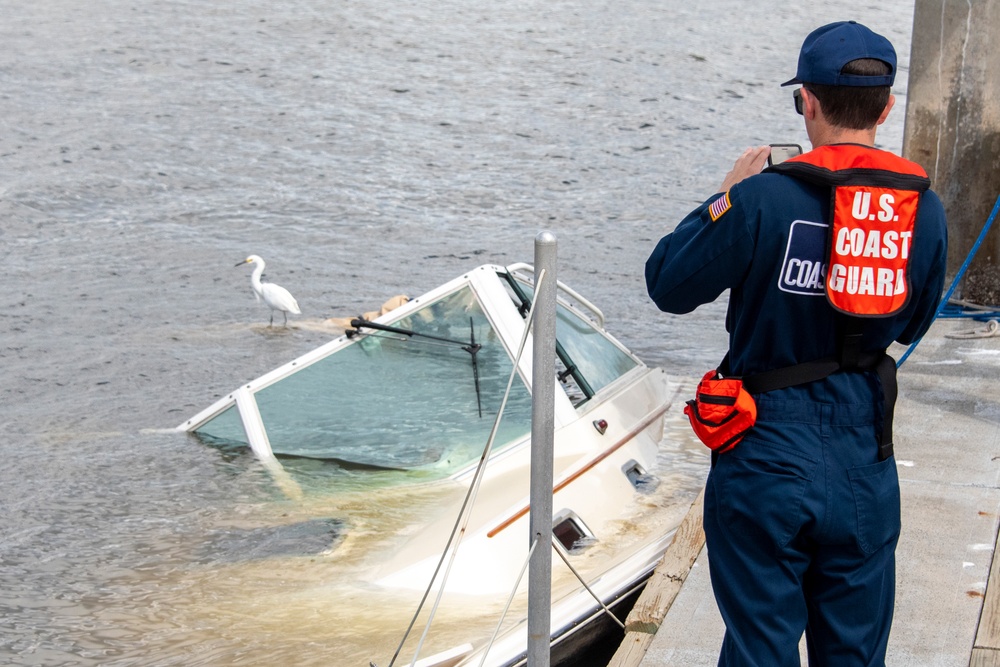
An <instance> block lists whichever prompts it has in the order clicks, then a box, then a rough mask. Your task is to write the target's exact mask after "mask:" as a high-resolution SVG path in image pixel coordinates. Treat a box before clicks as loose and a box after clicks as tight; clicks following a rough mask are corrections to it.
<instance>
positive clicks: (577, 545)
mask: <svg viewBox="0 0 1000 667" xmlns="http://www.w3.org/2000/svg"><path fill="white" fill-rule="evenodd" d="M552 534H553V535H555V538H556V540H558V541H559V544H561V545H562V546H563V548H564V549H565V550H566V551H567V552H568V553H571V554H572V553H579V552H581V551H583V550H584V549H586V548H587V547H589V546H590V545H592V544H594V543H595V542H597V538H596V537H594V534H593V533H592V532H590V529H589V528H587V524H585V523H584V522H583V520H582V519H581V518H580V517H578V516H577V515H576V513H575V512H572V511H569V510H564V511H563V512H560V513H559V514H558V515H557V516H556V520H555V522H554V524H553V526H552Z"/></svg>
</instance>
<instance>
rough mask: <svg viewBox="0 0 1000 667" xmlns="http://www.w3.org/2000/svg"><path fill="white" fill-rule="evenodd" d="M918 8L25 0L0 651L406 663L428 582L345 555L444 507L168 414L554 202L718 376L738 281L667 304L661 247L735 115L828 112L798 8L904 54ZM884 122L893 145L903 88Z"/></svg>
mask: <svg viewBox="0 0 1000 667" xmlns="http://www.w3.org/2000/svg"><path fill="white" fill-rule="evenodd" d="M911 14H912V3H907V2H902V1H901V0H892V1H891V2H885V3H878V5H877V6H871V7H863V8H862V7H858V6H857V4H856V3H849V2H847V1H846V0H839V1H833V2H827V3H824V4H823V6H822V7H817V6H814V5H812V4H809V5H806V4H802V5H801V6H800V5H795V4H790V3H776V2H775V3H771V2H761V3H744V2H736V0H706V1H705V2H702V3H698V4H697V6H695V5H694V4H692V3H678V2H662V1H659V0H658V1H656V2H653V1H652V0H625V2H623V3H613V4H605V5H600V6H597V5H593V6H591V5H581V4H580V3H576V2H574V3H569V2H564V1H560V0H556V1H555V2H546V3H537V2H531V1H530V0H524V1H522V2H515V3H488V2H480V1H478V0H473V1H472V2H469V1H467V0H463V1H462V2H455V1H453V0H444V1H443V2H435V3H428V2H418V1H416V0H403V1H402V2H380V1H379V0H374V1H373V2H364V3H360V2H350V1H347V2H341V3H335V4H334V5H331V4H330V3H316V2H312V1H311V0H277V1H269V2H261V1H260V0H234V1H233V2H229V3H224V4H218V3H208V4H204V3H191V2H182V1H180V0H166V1H164V2H157V3H138V4H137V3H126V2H122V0H94V1H93V2H88V3H77V2H69V1H68V0H37V1H36V2H30V3H6V6H5V8H4V18H3V21H0V40H2V43H3V44H4V46H5V48H4V49H3V50H2V51H0V73H2V74H0V75H2V79H3V87H2V88H3V92H2V94H0V110H2V113H0V128H2V131H0V175H2V178H0V217H2V224H0V249H2V252H0V265H2V267H3V275H4V286H5V289H4V290H3V292H2V294H3V296H2V299H3V301H2V304H0V305H2V307H0V323H2V330H3V332H4V333H3V336H2V337H0V359H2V362H3V368H4V372H3V373H2V374H0V398H2V402H3V405H4V410H3V411H2V413H0V424H2V425H3V427H4V434H5V436H6V437H5V438H4V442H3V445H2V450H0V451H2V452H3V456H2V457H0V480H2V482H3V483H2V484H0V507H2V508H3V513H2V519H0V618H2V625H3V633H2V639H0V662H5V663H11V664H31V665H81V666H86V665H115V666H125V665H231V664H255V665H263V664H296V665H309V664H323V665H330V664H357V663H359V662H360V663H361V664H365V663H364V660H366V659H375V660H376V662H379V664H383V665H384V664H386V663H387V660H386V659H385V657H383V656H386V655H388V654H391V651H390V653H387V651H388V650H389V649H388V647H394V645H395V643H396V642H397V641H398V640H399V637H400V635H401V628H403V627H405V624H406V623H407V622H408V621H409V618H408V614H409V613H410V612H411V610H412V606H411V605H409V604H394V605H391V604H384V605H383V604H380V601H379V600H378V598H377V595H376V594H375V593H374V592H373V591H371V590H367V589H365V588H364V587H360V588H354V587H352V586H351V585H349V584H350V582H351V581H352V577H355V575H357V574H358V573H360V572H364V571H365V569H366V568H370V567H371V561H370V556H371V553H372V552H373V550H375V549H381V548H389V547H386V546H385V545H381V544H380V542H379V539H380V536H381V534H380V527H381V525H382V524H383V522H385V521H397V520H399V521H401V520H404V519H405V516H406V513H407V512H417V511H422V510H423V511H426V509H427V508H426V507H424V506H422V505H421V504H420V503H415V502H411V501H410V500H409V499H407V500H406V501H404V500H403V499H402V498H400V499H399V502H398V503H396V504H395V505H392V504H391V503H390V505H391V506H393V507H395V509H394V510H392V511H391V512H390V516H389V517H386V516H379V515H373V514H371V513H370V511H369V510H368V509H367V507H368V506H369V505H370V503H366V499H365V498H364V497H354V496H351V495H350V494H348V495H342V494H341V495H338V488H336V484H334V483H332V482H331V475H330V474H329V473H328V471H327V470H326V469H324V468H323V466H322V464H319V463H316V462H308V461H301V460H297V461H288V462H286V469H287V470H288V471H289V475H290V476H291V478H292V479H293V480H294V481H295V482H296V483H297V484H298V485H299V486H300V487H301V489H302V497H301V500H295V499H293V498H289V497H288V496H286V495H285V494H284V493H283V492H282V490H281V488H279V486H278V485H277V484H276V482H275V480H274V479H273V478H272V477H271V476H270V475H269V473H268V472H267V471H266V470H264V469H263V468H262V467H261V466H259V465H258V464H257V463H256V461H255V460H254V459H253V457H252V456H248V455H245V454H234V453H232V452H226V451H224V450H221V449H218V448H214V447H209V446H205V445H204V444H202V443H199V442H198V441H197V440H196V439H195V438H191V437H185V436H180V435H178V434H175V433H165V432H162V429H168V428H170V427H173V426H175V425H176V424H179V423H180V422H181V421H182V420H184V419H186V418H188V417H189V416H191V415H192V414H194V413H195V412H196V411H198V410H200V409H202V408H203V407H205V406H206V405H208V404H209V403H211V402H212V401H214V400H216V399H218V398H219V397H221V396H222V395H224V394H225V393H226V392H229V391H231V390H232V389H233V388H234V387H236V386H239V384H240V383H242V382H245V381H249V380H250V379H252V378H255V377H257V376H259V375H260V374H262V373H263V372H265V371H267V370H270V369H271V368H274V367H276V366H277V365H279V364H281V363H284V362H286V361H289V360H291V359H293V358H295V357H297V356H298V355H300V354H302V353H304V352H305V351H307V350H309V349H312V348H313V347H315V346H317V345H319V344H321V343H323V342H325V341H327V340H329V339H330V337H331V334H328V333H324V332H323V331H322V329H321V328H320V327H318V326H309V325H310V324H317V323H320V322H322V321H323V320H324V319H325V318H327V317H330V316H351V315H356V314H359V313H363V312H365V311H368V310H371V309H372V308H374V307H377V305H378V304H380V303H382V302H383V301H384V300H385V298H386V297H387V296H390V295H393V294H399V293H409V294H411V295H416V294H418V293H421V292H423V291H425V290H427V289H429V288H431V287H433V286H435V285H437V284H439V283H440V282H441V281H442V280H445V279H448V278H451V277H453V276H455V275H458V274H459V273H460V272H461V271H465V270H468V269H470V268H472V267H473V266H476V265H478V264H481V263H486V262H493V263H498V264H507V263H510V262H514V261H524V260H528V261H530V260H531V256H532V247H531V241H532V239H533V238H534V236H535V234H536V233H537V232H538V231H539V230H540V229H543V228H544V229H549V230H551V231H553V232H554V233H555V234H556V236H557V237H558V239H559V261H560V264H559V277H560V279H561V280H564V281H565V282H567V283H568V284H570V285H571V286H573V287H574V288H575V289H577V290H579V291H580V292H581V293H582V294H584V295H585V296H587V297H588V298H589V299H591V300H592V301H594V302H595V303H596V304H597V305H598V306H600V307H601V308H602V309H604V312H605V314H606V315H607V320H608V323H609V325H608V326H609V328H610V330H611V331H612V332H613V333H614V334H615V335H616V336H617V337H618V338H620V339H621V340H622V341H623V342H624V343H625V344H626V345H628V346H629V347H630V348H631V349H632V350H633V351H635V352H636V353H637V354H638V355H639V356H640V357H641V358H643V359H644V360H645V361H647V362H648V363H650V364H651V365H657V366H664V367H666V368H667V369H668V370H669V371H670V372H671V373H675V374H678V375H680V376H683V377H700V375H701V374H702V372H703V370H704V369H705V368H707V367H708V366H709V365H710V364H713V363H715V362H717V360H718V359H719V358H721V356H722V352H723V351H724V348H725V334H724V332H723V331H722V330H721V329H722V321H723V317H724V310H725V306H724V304H716V305H713V306H710V307H707V308H703V309H699V310H698V311H696V312H695V313H693V314H691V315H689V316H685V317H684V318H677V317H671V316H665V315H662V314H660V313H658V312H656V310H655V308H654V307H652V306H651V304H649V302H648V299H647V297H646V295H645V291H644V288H643V284H642V263H643V261H644V259H645V257H646V256H647V255H648V253H649V250H650V248H651V246H652V244H653V243H654V242H655V239H657V238H658V237H659V236H660V235H661V234H662V233H663V232H665V231H667V229H669V228H670V227H671V226H672V225H673V224H674V223H675V221H677V220H678V219H680V217H681V216H682V215H683V214H684V213H685V212H686V211H687V210H689V209H690V208H691V207H692V206H693V205H695V204H696V203H697V202H698V201H700V200H701V199H702V198H703V197H704V196H705V195H706V194H708V193H711V192H712V191H713V190H714V188H715V187H716V186H717V184H718V183H719V182H720V180H721V177H722V175H723V174H724V173H725V171H726V170H727V169H728V166H729V164H730V162H731V160H732V158H733V157H734V156H735V155H737V154H738V153H739V152H741V151H742V149H743V148H744V147H745V146H746V145H750V144H754V143H766V142H779V141H780V142H795V143H800V144H803V145H806V144H807V143H808V142H807V140H806V138H805V136H804V133H803V131H802V129H801V121H800V119H799V117H797V116H795V115H794V113H793V112H792V111H791V104H790V103H789V100H788V99H787V90H786V89H779V88H778V86H777V85H776V84H777V82H780V81H783V80H785V79H787V78H788V76H790V74H789V73H788V72H789V71H790V68H791V66H792V63H793V62H794V57H795V53H796V52H797V49H798V46H799V43H800V42H801V39H802V36H804V35H805V34H806V33H807V32H808V31H809V30H810V29H811V28H813V27H815V25H816V24H818V23H820V22H824V21H827V20H841V19H843V18H845V16H850V17H851V18H857V19H858V20H861V21H863V22H865V23H868V24H869V25H872V26H877V27H878V28H880V29H882V30H883V31H884V32H886V33H887V34H888V35H889V36H890V37H891V38H892V40H893V41H894V43H895V44H896V47H897V51H898V52H899V54H900V57H901V59H902V62H901V65H902V69H903V71H905V67H906V62H905V56H906V54H907V53H908V52H909V38H910V25H911V23H910V17H911ZM720 16H738V17H739V20H734V21H729V22H727V21H720V20H718V17H720ZM903 86H905V82H900V84H899V86H898V87H899V90H896V91H894V92H896V94H897V97H905V92H906V91H905V89H904V88H903ZM903 101H904V100H902V99H900V103H899V104H897V105H896V109H897V110H901V109H904V108H905V104H903ZM880 136H881V139H882V141H883V142H884V144H883V145H886V146H888V147H890V148H896V149H898V148H899V146H900V144H901V136H902V116H901V115H896V116H895V118H891V119H890V122H889V123H888V124H887V126H886V127H885V129H884V131H882V133H881V134H880ZM250 253H258V254H261V255H263V256H265V257H267V258H268V259H271V258H273V259H274V261H275V265H276V266H281V267H282V271H281V281H280V282H281V283H282V285H283V286H285V287H286V288H288V289H289V290H290V291H291V292H292V293H293V294H295V295H296V297H297V299H298V301H299V304H300V305H301V307H302V310H303V316H302V317H301V318H296V320H295V321H294V322H290V326H289V328H288V329H283V328H281V327H274V328H268V327H267V326H266V320H267V310H266V308H265V307H264V306H261V305H259V304H257V303H256V302H255V300H254V298H253V296H252V295H251V293H250V291H249V289H248V286H247V285H246V276H245V275H244V274H243V273H241V272H239V271H237V270H235V269H233V264H234V263H235V262H237V261H239V260H240V259H242V258H244V257H246V256H247V255H248V254H250ZM265 279H267V277H266V276H265ZM672 418H677V415H673V416H672ZM681 425H682V426H683V424H681ZM681 431H683V429H681ZM685 434H686V431H685ZM670 435H674V433H673V431H672V430H671V429H668V438H666V441H667V443H668V444H667V445H666V446H665V447H664V450H663V456H664V457H665V460H664V464H665V465H664V470H663V471H661V473H662V477H661V480H662V481H661V484H660V485H659V487H657V489H656V491H655V492H654V493H653V494H651V495H649V496H646V495H644V496H642V498H643V499H645V501H647V502H650V503H664V504H666V505H667V506H668V507H670V508H674V507H676V508H677V510H676V511H677V512H679V513H683V510H684V509H686V506H687V503H688V502H689V501H690V499H691V497H692V496H693V495H694V491H695V490H696V489H697V487H698V486H699V485H700V483H701V479H702V477H703V475H704V467H705V456H704V455H703V453H702V452H701V451H700V450H699V449H697V448H695V447H693V446H692V445H691V444H690V443H689V441H688V440H683V439H681V440H677V441H674V440H673V439H671V438H670V437H669V436H670ZM676 435H680V432H678V433H677V434H676ZM338 474H343V475H352V474H360V473H358V472H357V471H349V470H343V469H341V470H340V473H338ZM365 474H371V473H370V472H366V473H365ZM376 474H378V473H376ZM427 502H430V501H427ZM300 529H301V530H303V531H304V532H303V533H302V534H297V533H296V532H295V531H297V530H300ZM627 534H628V527H622V535H623V536H624V535H627ZM328 538H329V541H330V544H329V546H328V547H326V548H323V547H322V545H321V544H320V543H321V542H322V541H324V540H326V539H328ZM291 542H300V543H301V547H302V549H301V550H300V551H286V547H289V549H290V547H291V544H290V543H291ZM389 546H391V545H389ZM609 546H613V541H611V544H610V545H609ZM355 578H356V577H355ZM375 608H377V609H379V611H380V613H379V614H377V615H376V617H375V618H373V619H372V620H371V621H361V620H360V619H359V617H358V614H357V613H355V612H356V610H358V609H375ZM482 611H483V612H484V613H488V612H491V611H493V610H482ZM444 613H445V614H457V615H460V616H464V615H466V614H469V613H470V612H469V610H462V609H456V610H454V611H448V612H444ZM452 639H454V638H453V637H449V638H446V640H447V641H451V640H452ZM463 639H464V638H463ZM373 654H377V655H373ZM341 658H342V660H341Z"/></svg>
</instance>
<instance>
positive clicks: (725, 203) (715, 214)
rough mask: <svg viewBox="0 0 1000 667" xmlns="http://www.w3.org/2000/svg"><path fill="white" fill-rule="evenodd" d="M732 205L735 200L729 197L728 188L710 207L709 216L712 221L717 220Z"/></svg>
mask: <svg viewBox="0 0 1000 667" xmlns="http://www.w3.org/2000/svg"><path fill="white" fill-rule="evenodd" d="M732 207H733V202H732V200H730V199H729V191H728V190H727V191H726V193H725V194H724V195H722V196H721V197H719V198H718V199H716V200H715V201H714V202H712V204H711V206H709V207H708V216H709V217H710V218H712V222H716V221H717V220H718V219H719V218H721V217H722V216H723V215H724V214H725V212H726V211H728V210H729V209H731V208H732Z"/></svg>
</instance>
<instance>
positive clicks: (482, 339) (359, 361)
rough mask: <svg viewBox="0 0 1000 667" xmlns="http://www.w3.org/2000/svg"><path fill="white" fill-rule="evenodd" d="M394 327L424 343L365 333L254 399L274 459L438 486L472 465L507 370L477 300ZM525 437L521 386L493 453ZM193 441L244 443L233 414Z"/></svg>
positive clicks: (431, 310)
mask: <svg viewBox="0 0 1000 667" xmlns="http://www.w3.org/2000/svg"><path fill="white" fill-rule="evenodd" d="M392 327H395V328H397V329H404V330H410V331H413V332H416V333H419V334H424V336H418V335H411V336H408V335H403V334H400V333H395V332H387V331H380V330H376V329H369V328H363V329H362V331H363V333H362V334H360V335H358V336H356V337H355V339H354V341H353V342H352V344H350V345H348V346H346V347H344V348H341V349H339V350H337V351H336V352H334V353H331V354H330V355H328V356H326V357H325V358H322V359H320V360H318V361H316V362H314V363H312V364H310V365H308V366H305V367H303V368H302V369H300V370H298V371H296V372H294V373H293V374H291V375H289V376H287V377H285V378H283V379H282V380H279V381H278V382H275V383H274V384H271V385H269V386H266V387H263V388H262V389H260V390H258V391H257V392H256V393H255V394H254V397H255V399H256V401H257V406H258V409H259V411H260V414H261V417H262V419H263V423H264V427H265V429H266V431H267V436H268V439H269V441H270V443H271V449H272V450H273V451H274V453H275V454H277V455H279V456H280V455H286V456H298V457H308V458H317V459H332V460H336V461H339V462H340V463H341V464H343V465H347V466H350V467H361V468H363V467H374V468H399V469H422V470H428V471H435V472H437V473H440V474H441V475H442V476H443V475H448V474H451V473H453V472H456V471H458V470H460V469H461V468H463V467H465V466H466V465H468V464H469V463H470V462H473V461H475V460H478V458H479V457H480V456H481V454H482V451H483V448H484V447H485V445H486V441H487V439H488V437H489V434H490V431H491V429H492V427H493V422H494V420H495V417H496V414H497V411H498V410H499V408H500V403H501V401H502V400H503V395H504V391H505V389H506V387H507V381H508V379H509V377H510V373H511V368H512V360H511V358H510V357H509V356H508V354H507V351H506V348H504V346H503V345H502V343H501V342H500V340H499V338H498V336H497V335H496V333H495V331H494V330H493V328H492V326H491V325H490V322H489V320H488V319H487V317H486V315H485V314H484V312H483V309H482V307H481V306H480V304H479V301H478V300H477V299H476V296H475V293H474V292H473V290H472V289H471V288H470V287H469V286H468V285H466V286H464V287H462V288H461V289H459V290H458V291H456V292H453V293H451V294H450V295H447V296H445V297H443V298H441V299H438V300H436V301H434V302H432V303H429V304H427V305H426V306H424V307H423V308H421V309H419V310H416V311H414V312H413V313H411V314H410V315H408V316H407V317H404V318H402V319H400V320H397V321H396V322H393V323H392ZM473 337H474V338H475V343H476V344H478V345H479V346H481V347H479V348H478V349H476V351H475V354H473V352H472V351H470V350H472V349H475V348H473V347H472V345H471V343H472V339H473ZM442 339H447V340H442ZM474 360H475V365H474V363H473V361H474ZM477 377H478V391H477V386H476V385H477ZM480 408H481V412H482V414H481V416H480ZM530 431H531V396H530V394H529V392H528V390H527V388H526V387H525V386H524V384H523V382H522V381H521V379H520V377H519V376H518V377H516V378H515V379H514V384H513V386H512V388H511V395H510V397H509V398H508V402H507V406H506V409H505V411H504V416H503V418H502V419H501V422H500V427H499V431H498V433H497V437H496V440H495V443H494V451H499V450H500V449H502V448H503V447H504V446H507V445H510V444H512V443H514V442H517V441H519V440H521V439H522V438H526V437H527V436H528V435H529V434H530ZM196 432H197V433H199V434H201V435H202V436H207V437H208V438H209V439H212V440H214V441H216V442H217V441H219V440H222V441H229V442H235V443H238V444H245V443H246V440H247V439H246V435H245V432H244V430H243V428H242V424H241V422H240V420H239V414H238V411H237V409H236V408H235V406H234V407H232V408H230V409H228V410H227V411H225V412H223V413H221V414H220V415H219V416H217V417H215V418H214V419H212V420H211V421H209V422H207V423H206V424H204V425H203V426H201V427H200V428H199V429H197V431H196Z"/></svg>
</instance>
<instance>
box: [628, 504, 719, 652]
mask: <svg viewBox="0 0 1000 667" xmlns="http://www.w3.org/2000/svg"><path fill="white" fill-rule="evenodd" d="M704 497H705V490H704V489H702V491H701V493H699V494H698V497H697V498H696V499H695V501H694V502H693V503H692V504H691V509H689V510H688V513H687V515H686V516H685V517H684V520H683V521H681V525H680V526H678V528H677V532H676V533H674V537H673V540H671V542H670V546H669V547H667V550H666V552H664V554H663V558H662V559H661V560H660V564H659V565H657V566H656V570H654V571H653V574H652V576H651V577H650V578H649V581H648V582H647V583H646V587H645V588H644V589H643V591H642V595H640V596H639V600H638V601H637V602H636V603H635V606H634V607H632V611H631V612H630V613H629V615H628V618H626V619H625V639H624V640H623V641H622V643H621V645H620V646H619V647H618V650H617V651H616V652H615V654H614V656H613V657H612V658H611V662H609V663H608V667H635V666H636V665H638V664H639V663H640V662H641V661H642V659H643V657H645V655H646V651H647V650H648V649H649V646H650V644H652V642H653V635H655V634H656V631H657V630H659V629H660V624H661V623H663V619H664V618H666V615H667V612H668V611H669V610H670V606H671V605H672V604H673V603H674V600H675V599H676V598H677V594H678V593H679V592H680V590H681V586H683V584H684V581H685V580H686V579H687V576H688V573H689V572H691V568H692V567H693V566H694V562H695V560H697V559H698V554H700V553H701V549H702V547H703V546H704V545H705V532H704V531H703V530H702V523H701V522H702V503H703V501H704Z"/></svg>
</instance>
